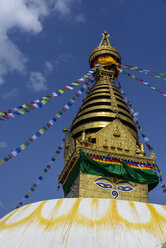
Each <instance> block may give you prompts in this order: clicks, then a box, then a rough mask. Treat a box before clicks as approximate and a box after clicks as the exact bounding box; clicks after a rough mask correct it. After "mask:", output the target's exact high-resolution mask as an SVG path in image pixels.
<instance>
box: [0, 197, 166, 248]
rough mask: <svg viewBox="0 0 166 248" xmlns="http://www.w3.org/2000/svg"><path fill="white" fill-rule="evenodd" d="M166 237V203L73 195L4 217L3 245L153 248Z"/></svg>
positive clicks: (0, 230)
mask: <svg viewBox="0 0 166 248" xmlns="http://www.w3.org/2000/svg"><path fill="white" fill-rule="evenodd" d="M164 242H166V206H160V205H155V204H147V203H140V202H132V201H122V200H111V199H98V198H83V199H82V198H76V199H75V198H70V199H67V198H66V199H56V200H48V201H42V202H36V203H33V204H30V205H27V206H23V207H21V208H19V209H17V210H14V211H13V212H11V213H9V214H8V215H6V216H5V217H3V218H2V219H1V220H0V247H2V248H32V247H33V248H39V247H40V248H59V247H60V248H64V247H71V248H73V247H74V248H82V247H85V248H90V247H93V248H94V247H100V248H102V247H104V248H105V247H109V248H110V247H113V248H114V247H120V248H123V247H124V248H137V247H139V248H140V247H141V248H144V247H146V248H148V247H149V248H153V247H162V245H163V243H164Z"/></svg>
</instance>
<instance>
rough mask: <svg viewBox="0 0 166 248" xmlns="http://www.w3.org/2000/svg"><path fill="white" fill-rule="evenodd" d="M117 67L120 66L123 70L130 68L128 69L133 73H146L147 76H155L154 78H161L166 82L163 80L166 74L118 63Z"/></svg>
mask: <svg viewBox="0 0 166 248" xmlns="http://www.w3.org/2000/svg"><path fill="white" fill-rule="evenodd" d="M117 65H118V66H120V67H123V68H128V69H130V70H132V71H138V72H142V73H144V74H146V75H150V76H153V77H156V78H160V79H162V80H166V78H163V77H164V76H166V74H164V73H158V72H153V71H150V70H145V69H141V68H139V67H137V66H131V65H122V64H118V63H117ZM162 76H163V77H162Z"/></svg>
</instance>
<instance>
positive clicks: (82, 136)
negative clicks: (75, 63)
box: [0, 31, 166, 248]
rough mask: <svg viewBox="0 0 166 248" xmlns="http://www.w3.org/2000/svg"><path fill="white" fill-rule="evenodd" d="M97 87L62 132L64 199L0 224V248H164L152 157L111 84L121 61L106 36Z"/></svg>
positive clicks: (93, 59)
mask: <svg viewBox="0 0 166 248" xmlns="http://www.w3.org/2000/svg"><path fill="white" fill-rule="evenodd" d="M98 63H99V66H98V67H97V69H96V71H95V75H94V78H95V83H94V85H93V87H92V89H91V90H90V91H89V94H88V96H87V97H86V99H85V101H84V102H83V104H82V106H81V107H80V109H79V111H78V113H77V115H76V116H75V118H74V120H73V122H72V125H71V130H70V132H69V131H68V130H67V128H66V129H65V148H64V161H65V166H64V169H63V171H62V172H61V174H60V175H59V177H58V180H59V184H61V185H62V187H63V190H64V196H65V198H64V199H53V200H48V201H42V202H37V203H33V204H29V205H27V206H23V207H21V208H19V209H16V210H14V211H13V212H11V213H9V214H8V215H6V216H4V217H3V218H2V219H1V220H0V247H4V248H9V247H11V248H20V247H21V248H29V247H35V248H36V247H40V248H45V247H50V248H52V247H70V248H71V247H77V248H82V247H100V248H101V247H106V246H107V247H120V248H122V247H124V248H126V247H130V248H135V247H138V248H140V247H142V248H143V247H146V248H148V247H149V248H153V247H165V244H166V206H161V205H156V204H149V203H148V192H149V191H150V190H152V189H153V188H154V187H155V186H157V184H158V181H159V178H158V176H157V175H156V173H155V172H154V170H153V168H154V166H155V156H154V155H151V156H150V157H148V156H147V155H146V151H145V148H144V145H143V143H142V142H140V141H139V137H138V133H137V129H136V126H135V123H134V121H133V118H132V115H131V114H130V111H129V109H128V106H127V105H126V103H125V101H124V99H123V97H122V95H121V93H120V92H119V90H118V88H117V87H116V85H115V83H114V80H115V79H116V78H117V77H118V74H119V67H118V64H119V63H121V57H120V55H119V52H118V51H117V50H116V49H115V48H114V47H112V46H111V45H110V41H109V35H108V33H107V32H106V31H105V32H104V33H103V38H102V40H101V42H100V44H99V46H98V47H97V48H95V49H94V50H93V51H92V53H91V55H90V58H89V64H90V67H91V68H92V67H94V66H96V64H98Z"/></svg>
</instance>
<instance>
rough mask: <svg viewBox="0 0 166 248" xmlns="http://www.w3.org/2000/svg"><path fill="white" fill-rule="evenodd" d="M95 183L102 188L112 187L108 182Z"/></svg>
mask: <svg viewBox="0 0 166 248" xmlns="http://www.w3.org/2000/svg"><path fill="white" fill-rule="evenodd" d="M96 185H97V186H99V187H101V188H104V189H112V185H111V184H109V183H103V182H97V183H96Z"/></svg>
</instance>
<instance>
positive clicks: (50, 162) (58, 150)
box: [16, 139, 65, 208]
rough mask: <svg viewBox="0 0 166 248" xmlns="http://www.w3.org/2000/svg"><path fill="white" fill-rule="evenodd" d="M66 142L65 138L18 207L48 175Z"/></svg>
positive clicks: (19, 205)
mask: <svg viewBox="0 0 166 248" xmlns="http://www.w3.org/2000/svg"><path fill="white" fill-rule="evenodd" d="M64 142H65V139H63V141H62V143H61V145H59V146H58V148H57V150H56V152H55V153H54V154H53V156H52V157H51V159H50V161H49V162H48V164H47V165H46V166H45V168H44V170H43V171H42V173H41V174H40V176H39V177H38V178H37V180H36V181H35V182H34V183H33V185H32V186H31V187H30V189H29V190H28V192H27V193H26V194H25V195H24V197H23V198H22V200H21V201H20V202H19V203H18V205H17V206H16V208H19V207H21V206H23V205H24V202H25V201H26V200H27V199H29V197H30V196H31V194H32V193H33V192H34V191H35V190H36V188H37V187H38V186H39V184H40V183H41V182H42V180H43V179H44V177H45V176H46V174H47V172H48V171H49V170H50V169H51V168H52V165H53V164H54V162H55V161H56V159H57V157H58V155H60V153H61V151H62V149H63V146H64Z"/></svg>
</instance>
